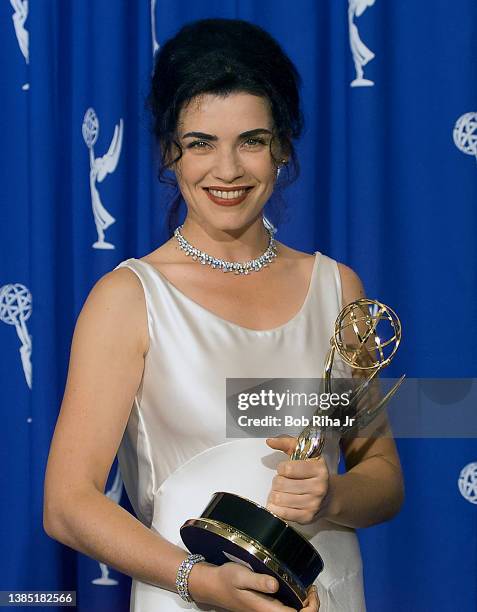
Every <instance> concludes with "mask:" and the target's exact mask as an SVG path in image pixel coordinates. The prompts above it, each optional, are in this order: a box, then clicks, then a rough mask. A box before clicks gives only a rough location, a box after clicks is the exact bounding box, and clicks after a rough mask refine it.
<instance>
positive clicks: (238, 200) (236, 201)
mask: <svg viewBox="0 0 477 612" xmlns="http://www.w3.org/2000/svg"><path fill="white" fill-rule="evenodd" d="M204 191H205V193H206V194H207V197H208V198H209V200H212V202H214V203H215V204H218V205H219V206H237V204H241V203H242V202H243V201H244V200H245V199H246V197H247V196H248V194H249V191H251V189H250V188H249V189H247V190H246V191H245V193H244V194H242V195H241V196H239V197H238V198H234V199H230V200H226V199H225V198H218V197H217V196H214V195H213V194H212V193H210V191H209V190H208V189H204ZM218 191H220V190H218ZM222 191H240V189H222Z"/></svg>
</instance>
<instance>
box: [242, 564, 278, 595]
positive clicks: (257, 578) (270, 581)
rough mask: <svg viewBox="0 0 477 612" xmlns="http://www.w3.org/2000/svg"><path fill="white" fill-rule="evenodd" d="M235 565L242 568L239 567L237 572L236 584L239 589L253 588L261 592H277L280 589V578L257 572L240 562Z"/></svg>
mask: <svg viewBox="0 0 477 612" xmlns="http://www.w3.org/2000/svg"><path fill="white" fill-rule="evenodd" d="M235 565H238V566H239V567H240V568H241V569H238V568H237V571H236V573H235V579H234V586H235V587H236V588H237V589H251V590H253V591H260V592H261V593H275V591H277V590H278V580H277V579H276V578H273V576H267V574H257V573H255V572H253V571H251V570H249V569H247V568H246V567H244V566H243V565H240V564H239V563H236V564H235ZM242 570H243V571H242Z"/></svg>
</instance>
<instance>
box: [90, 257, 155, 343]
mask: <svg viewBox="0 0 477 612" xmlns="http://www.w3.org/2000/svg"><path fill="white" fill-rule="evenodd" d="M86 318H87V319H95V320H96V321H97V323H98V324H99V323H100V324H101V325H102V328H103V329H106V328H107V327H110V326H113V327H114V328H115V329H116V333H117V334H127V335H128V336H129V338H130V339H133V341H134V342H136V343H137V345H138V347H139V348H140V350H141V352H143V354H145V353H146V352H147V349H148V344H149V335H148V328H147V311H146V303H145V297H144V290H143V288H142V285H141V281H140V280H139V278H138V277H137V275H136V274H135V273H134V272H133V271H132V270H130V269H128V268H117V269H115V270H112V271H110V272H108V273H106V274H105V275H103V276H102V277H101V278H99V279H98V280H97V281H96V283H95V284H94V286H93V287H92V289H91V291H90V292H89V294H88V297H87V298H86V301H85V303H84V305H83V308H82V311H81V313H80V317H79V319H78V324H81V320H82V319H86Z"/></svg>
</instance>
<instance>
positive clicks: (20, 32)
mask: <svg viewBox="0 0 477 612" xmlns="http://www.w3.org/2000/svg"><path fill="white" fill-rule="evenodd" d="M10 4H11V5H12V7H13V8H14V9H15V12H14V13H13V15H12V21H13V27H14V28H15V34H16V35H17V40H18V46H19V47H20V51H21V52H22V54H23V57H24V58H25V62H26V63H27V64H28V62H29V53H28V41H29V37H28V30H27V29H25V21H26V20H27V17H28V0H10ZM22 89H23V90H24V91H26V90H27V89H30V84H29V83H24V84H23V85H22Z"/></svg>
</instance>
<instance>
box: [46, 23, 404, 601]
mask: <svg viewBox="0 0 477 612" xmlns="http://www.w3.org/2000/svg"><path fill="white" fill-rule="evenodd" d="M298 87H299V76H298V74H297V71H296V69H295V67H294V66H293V64H292V62H291V61H290V59H289V58H288V57H287V56H286V55H285V53H284V52H283V50H282V49H281V47H280V46H279V45H278V43H277V42H276V41H275V40H274V39H273V38H272V37H271V36H270V35H269V34H267V33H266V32H265V31H263V30H262V29H260V28H259V27H257V26H255V25H253V24H250V23H247V22H244V21H240V20H227V19H209V20H202V21H198V22H194V23H192V24H189V25H187V26H185V27H184V28H182V30H180V31H179V32H178V33H177V34H176V35H175V36H174V37H173V38H171V39H170V40H169V41H167V42H166V43H165V44H164V45H163V46H162V47H161V49H160V51H159V52H158V54H157V56H156V60H155V68H154V74H153V78H152V83H151V93H150V96H149V106H150V109H151V112H152V117H153V131H154V134H155V137H156V139H157V144H158V146H159V147H160V151H161V162H160V169H159V176H160V177H161V176H162V175H163V173H164V172H165V170H171V171H172V172H173V174H174V177H175V180H176V181H177V188H178V198H179V199H177V198H176V202H174V206H176V204H177V203H178V202H179V200H183V201H184V202H185V205H186V209H187V214H186V218H185V221H184V223H183V225H182V226H180V227H175V230H174V232H171V233H172V234H173V235H172V236H171V238H170V239H169V240H168V241H166V242H165V243H164V244H162V245H158V247H157V248H156V249H154V250H153V251H152V252H150V253H148V254H146V255H144V256H143V257H141V258H140V259H136V258H134V257H131V258H129V259H127V260H125V261H123V262H121V263H120V264H119V265H118V266H117V267H116V269H114V270H113V271H111V272H110V273H108V274H106V275H105V276H104V277H103V278H102V279H100V281H99V282H98V283H97V284H96V285H95V286H94V288H93V289H92V291H91V293H90V295H89V296H88V299H87V300H86V303H85V305H84V307H83V309H82V311H81V314H80V316H79V319H78V322H77V325H76V328H75V333H74V337H73V344H72V350H71V360H70V367H69V371H68V379H67V384H66V389H65V394H64V398H63V402H62V406H61V412H60V416H59V419H58V423H57V426H56V429H55V434H54V438H53V442H52V446H51V450H50V457H49V461H48V469H47V475H46V480H45V511H44V524H45V529H46V530H47V532H48V533H49V534H50V535H51V536H52V537H54V538H56V539H58V540H60V541H62V542H64V543H65V544H67V545H69V546H71V547H73V548H76V549H77V550H80V551H82V552H84V553H86V554H88V555H90V556H92V557H94V558H95V559H98V560H100V561H102V562H104V563H107V564H108V565H109V566H112V567H115V568H116V569H118V570H119V571H122V572H124V573H126V574H128V575H130V576H132V577H133V583H132V591H131V608H130V609H131V610H132V611H135V612H153V611H155V610H164V611H167V612H173V611H174V610H177V611H179V610H184V609H188V610H193V609H198V608H200V609H201V610H230V611H237V612H238V611H243V610H247V612H280V611H282V612H283V611H286V610H288V611H291V610H292V609H293V608H291V607H289V606H286V605H284V604H283V603H281V601H280V599H279V597H278V595H275V594H276V593H277V590H278V588H279V585H278V582H277V578H276V576H275V574H273V572H272V575H262V574H259V573H256V572H253V571H251V569H249V567H245V566H244V565H243V564H241V563H239V562H238V561H240V559H238V558H237V557H235V556H233V555H228V554H227V555H225V552H224V559H223V560H226V559H225V557H227V558H228V559H230V562H226V563H223V564H222V565H214V564H212V563H207V562H205V560H204V558H203V557H200V556H198V557H197V556H191V555H188V553H187V551H186V550H185V548H184V545H183V544H182V542H181V539H180V532H179V530H180V527H181V525H182V524H183V523H184V522H185V521H186V520H187V519H190V518H192V517H198V516H200V515H201V513H202V511H203V509H204V508H205V506H206V504H207V503H208V502H209V500H210V498H211V496H212V495H213V493H215V492H216V491H229V492H232V493H235V494H237V495H239V496H241V497H246V498H248V499H250V500H253V501H254V502H255V504H259V505H261V506H266V507H267V508H268V510H270V511H271V512H273V513H274V514H275V515H276V516H277V517H280V518H281V519H284V520H286V521H289V522H291V523H292V524H293V525H294V526H295V527H296V528H297V529H299V530H300V531H301V532H302V533H303V535H305V536H306V538H308V539H309V540H310V542H311V544H312V545H313V546H315V548H317V549H318V550H319V553H320V555H321V556H322V558H323V561H324V570H323V572H322V573H321V574H320V575H319V576H318V578H317V579H316V580H315V582H314V585H312V586H311V587H310V589H309V591H308V593H305V592H304V591H303V593H302V595H303V596H302V597H300V601H301V612H317V610H318V608H319V609H320V611H321V612H323V611H328V612H338V611H341V612H363V611H364V610H365V604H364V595H363V585H362V568H361V557H360V552H359V546H358V542H357V538H356V534H355V531H354V529H355V528H356V527H366V526H369V525H372V524H375V523H378V522H380V521H384V520H387V519H388V518H390V517H391V516H393V515H394V514H395V513H396V512H397V510H398V509H399V506H400V503H401V501H402V480H401V471H400V466H399V459H398V457H397V453H396V448H395V446H394V442H393V440H392V438H391V437H390V436H389V435H388V436H386V437H373V438H370V439H359V438H356V439H347V440H339V439H338V438H337V437H336V436H335V437H330V438H329V439H327V441H326V445H325V448H324V452H323V455H322V456H321V457H320V458H319V459H311V460H291V459H290V456H291V455H292V453H293V450H294V448H295V445H296V439H294V438H277V439H271V440H267V442H265V441H264V440H263V439H262V438H253V439H249V440H244V439H238V440H233V441H227V439H226V432H225V415H226V405H225V397H226V387H225V383H226V380H227V378H262V379H276V378H319V377H321V375H322V372H323V367H324V363H325V359H326V354H327V350H328V346H329V337H330V335H331V333H332V330H333V326H334V321H335V319H336V317H337V315H338V313H339V312H340V310H341V309H342V307H343V305H344V304H347V303H349V302H350V301H352V300H355V299H357V298H359V297H362V296H363V288H362V285H361V283H360V281H359V279H358V277H357V276H356V275H355V274H354V272H352V271H351V270H350V269H349V268H347V267H346V266H343V265H342V264H338V263H337V262H336V261H334V260H333V259H331V258H329V257H327V256H326V255H324V254H321V253H319V252H316V253H314V254H309V253H304V252H301V251H297V250H295V249H292V248H290V247H288V246H286V245H285V244H283V243H282V242H279V241H277V240H275V237H274V228H273V226H271V224H270V223H269V222H268V221H267V219H266V218H265V217H264V215H263V210H264V207H265V204H266V203H267V202H268V201H269V200H270V198H271V197H272V194H275V193H276V192H277V190H279V185H278V182H277V177H278V174H279V169H280V167H282V166H285V167H286V168H287V180H288V182H290V181H291V180H293V179H295V178H296V177H297V176H298V160H297V158H296V154H295V149H294V145H293V140H294V139H296V138H298V137H299V135H300V133H301V129H302V114H301V110H300V99H299V93H298ZM281 178H282V177H281V176H280V179H281ZM286 182H287V181H285V182H284V183H283V184H286ZM174 206H173V209H174ZM172 212H174V210H173V211H172ZM171 218H174V216H173V215H172V217H171ZM98 330H100V331H99V332H98ZM383 429H385V425H383ZM340 448H341V450H342V451H343V453H344V457H345V462H346V468H347V472H346V473H345V474H342V475H338V473H337V469H338V462H339V455H340ZM116 453H117V454H118V459H119V463H120V467H121V473H122V476H123V480H124V483H125V486H126V490H127V493H128V496H129V499H130V501H131V503H132V506H133V508H134V511H135V514H136V517H137V518H136V517H133V516H132V515H131V514H129V513H128V512H126V511H125V510H124V509H123V508H121V507H119V506H117V505H116V504H115V503H113V502H112V501H111V500H109V499H108V498H107V497H106V496H105V495H104V486H105V482H106V480H107V476H108V473H109V470H110V467H111V464H112V462H113V460H114V457H115V455H116Z"/></svg>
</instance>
